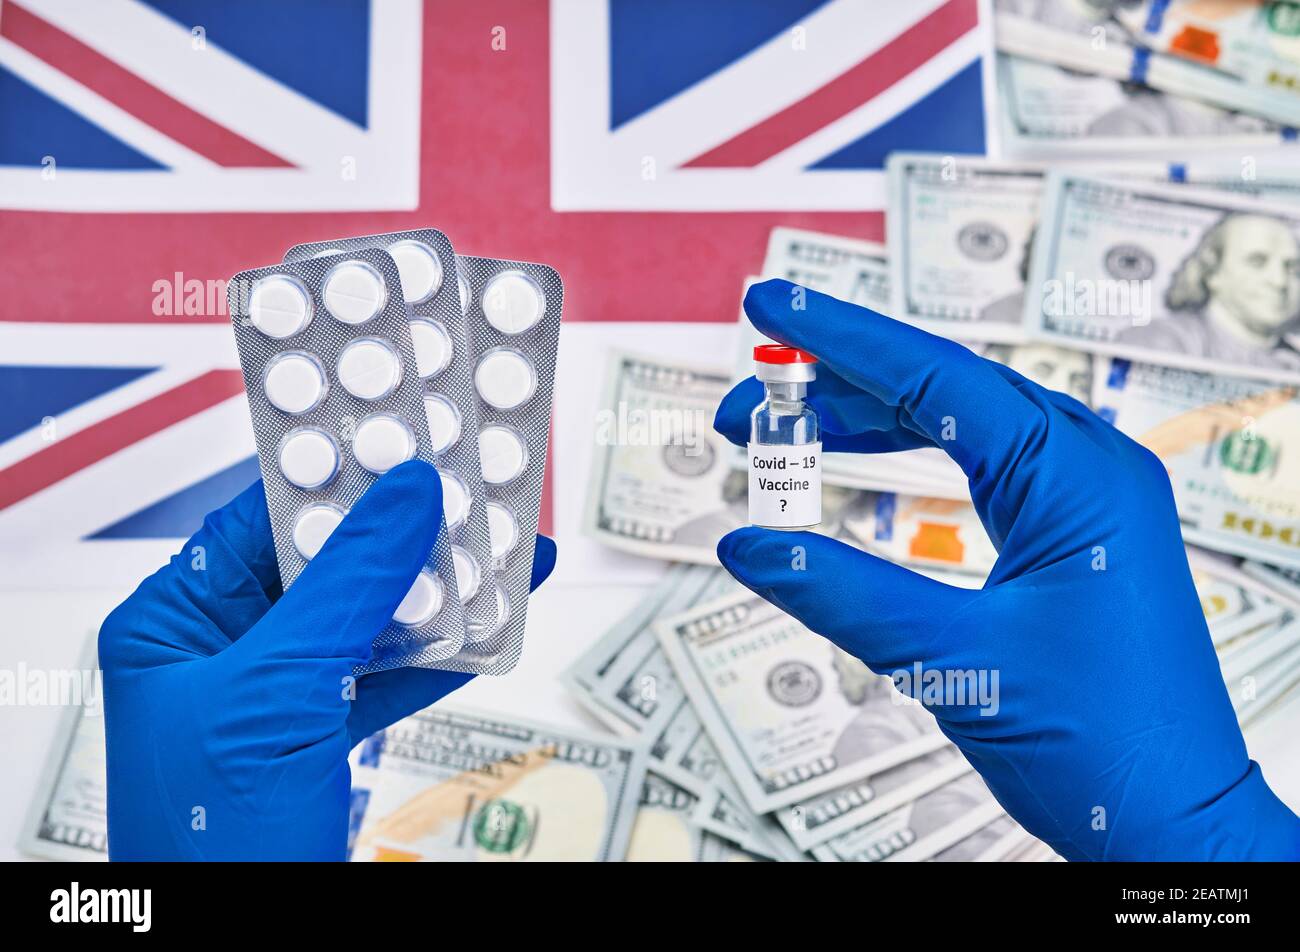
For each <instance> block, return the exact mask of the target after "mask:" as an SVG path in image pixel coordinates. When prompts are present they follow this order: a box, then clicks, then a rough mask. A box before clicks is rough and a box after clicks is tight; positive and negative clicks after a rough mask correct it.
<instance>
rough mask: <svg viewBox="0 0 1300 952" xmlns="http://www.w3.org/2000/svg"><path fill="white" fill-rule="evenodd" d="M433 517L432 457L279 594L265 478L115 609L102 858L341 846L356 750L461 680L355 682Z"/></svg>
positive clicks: (255, 855)
mask: <svg viewBox="0 0 1300 952" xmlns="http://www.w3.org/2000/svg"><path fill="white" fill-rule="evenodd" d="M441 513H442V484H441V481H440V480H439V478H438V474H437V472H436V471H435V470H434V468H433V467H432V466H430V465H429V464H427V463H424V462H420V461H412V462H408V463H404V464H402V465H401V466H398V467H396V468H395V469H393V470H392V471H391V472H389V473H388V474H387V475H385V476H384V477H383V478H381V479H379V480H378V481H377V482H376V483H375V484H374V486H372V487H371V488H370V490H369V491H368V492H367V493H366V494H365V495H364V496H363V497H362V498H361V499H360V500H359V501H358V502H357V504H356V505H355V506H353V507H352V511H351V512H350V513H349V514H348V516H347V517H346V518H345V519H344V520H343V521H342V523H340V525H339V526H338V528H337V529H335V531H334V533H333V534H332V535H331V536H330V538H329V540H328V541H327V542H326V544H325V546H324V548H322V549H321V551H320V553H319V554H317V556H316V557H315V558H314V559H313V560H312V561H311V563H310V564H309V565H308V566H307V568H306V569H305V570H304V571H303V573H302V574H301V575H300V576H299V577H298V579H297V580H296V581H295V582H294V584H293V586H292V587H291V588H290V589H289V591H288V592H287V593H284V594H281V589H280V575H279V570H278V568H277V567H276V558H275V548H274V544H273V542H272V539H271V523H270V520H269V517H268V515H267V510H266V502H265V499H264V497H263V493H262V484H261V483H260V482H258V483H255V484H254V485H253V486H250V487H249V488H248V489H247V490H245V491H244V492H243V493H241V494H240V495H239V496H237V497H236V498H235V499H234V500H233V501H231V502H230V503H229V504H227V505H226V506H225V507H224V508H222V509H218V510H217V511H216V512H213V513H211V514H209V515H208V517H207V519H206V520H205V521H204V524H203V528H201V529H200V530H199V531H198V533H197V534H196V535H195V536H194V537H193V538H192V539H190V540H189V542H187V543H186V544H185V547H184V549H183V550H182V551H181V552H180V553H179V554H178V555H176V556H174V557H173V558H172V560H171V562H170V563H169V564H168V565H166V566H164V567H163V568H162V569H160V570H159V571H158V572H156V573H154V574H153V575H152V576H150V577H149V578H147V579H145V581H144V582H143V583H141V585H140V587H139V588H138V589H136V591H135V592H134V593H133V594H132V595H131V596H130V597H129V598H128V599H127V600H126V601H124V602H123V603H122V604H121V605H119V606H118V607H117V608H116V609H115V610H114V611H113V613H112V614H111V615H109V616H108V619H107V620H106V621H105V622H104V625H103V628H102V629H101V631H100V634H99V660H100V666H101V667H102V668H103V671H104V705H105V707H104V714H105V733H106V735H107V748H108V844H109V855H110V857H111V858H113V859H118V860H122V859H126V860H140V859H150V860H155V859H186V860H198V859H205V860H225V859H270V860H291V859H343V858H344V852H345V849H346V842H347V830H348V798H349V789H350V780H351V777H350V772H349V769H348V763H347V756H348V751H349V750H351V748H352V747H353V745H355V744H356V743H358V742H359V741H361V740H363V739H364V738H366V737H368V736H369V735H371V734H373V733H374V732H375V731H377V730H380V729H382V728H384V727H387V726H388V725H389V724H392V723H393V722H395V721H397V720H399V719H401V718H403V717H405V716H407V715H408V714H412V713H414V712H415V711H418V710H420V709H422V708H425V707H427V706H428V705H430V704H432V703H433V702H434V701H437V700H438V699H439V698H441V697H443V696H444V695H446V694H448V693H450V692H451V691H454V690H455V689H456V688H458V687H460V686H461V685H463V684H465V683H466V682H467V681H468V680H469V679H470V677H471V676H470V675H467V674H458V673H456V672H451V671H433V670H427V669H422V668H398V669H395V670H391V671H382V672H379V673H376V674H368V675H364V676H362V677H360V678H358V679H356V681H355V683H353V682H352V669H353V666H354V665H358V664H361V663H363V662H365V661H366V659H367V658H369V656H370V644H371V642H372V641H373V640H374V638H375V635H376V634H378V632H379V631H380V630H381V629H382V628H383V627H384V626H385V625H386V624H387V623H388V621H389V619H390V618H391V617H392V614H393V611H394V610H395V609H396V608H397V604H398V602H400V601H401V600H402V597H403V596H404V595H405V594H406V592H407V590H408V589H409V588H410V586H411V583H412V582H413V581H414V579H415V576H416V573H417V572H418V571H419V570H420V567H421V566H422V565H423V564H424V560H425V558H426V557H427V556H428V553H429V550H430V549H431V548H432V547H433V543H434V540H435V539H436V538H437V534H438V527H439V524H440V516H441ZM554 566H555V543H554V542H552V541H551V540H550V539H548V538H546V537H544V536H541V537H538V540H537V547H536V554H535V556H534V559H533V579H532V585H533V588H536V587H537V586H538V585H540V584H541V583H542V581H543V580H545V578H546V577H547V576H548V575H549V574H550V572H551V569H552V568H553V567H554ZM353 695H355V698H356V699H355V700H351V699H350V698H351V697H352V696H353Z"/></svg>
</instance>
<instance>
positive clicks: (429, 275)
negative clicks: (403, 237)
mask: <svg viewBox="0 0 1300 952" xmlns="http://www.w3.org/2000/svg"><path fill="white" fill-rule="evenodd" d="M388 253H389V254H390V255H392V256H393V261H395V262H396V263H397V274H398V277H400V278H401V279H402V296H403V297H404V298H406V302H407V303H408V304H419V303H420V302H421V301H427V300H429V298H431V297H433V296H434V295H435V294H437V293H438V288H440V287H442V262H441V261H439V260H438V255H437V253H436V252H435V251H434V250H433V249H432V248H430V247H429V246H428V245H426V244H425V243H424V242H423V241H414V240H411V241H399V242H397V243H396V244H392V245H389V246H388Z"/></svg>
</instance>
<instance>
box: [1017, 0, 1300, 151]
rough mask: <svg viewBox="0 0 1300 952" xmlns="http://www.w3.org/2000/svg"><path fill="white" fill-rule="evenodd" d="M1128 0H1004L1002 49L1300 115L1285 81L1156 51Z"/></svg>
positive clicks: (1274, 114) (1264, 113) (1228, 103)
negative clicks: (1132, 19)
mask: <svg viewBox="0 0 1300 952" xmlns="http://www.w3.org/2000/svg"><path fill="white" fill-rule="evenodd" d="M1120 6H1121V5H1120V4H1118V3H1113V2H1092V0H1089V2H1068V3H1063V2H1061V0H997V2H996V7H995V9H996V11H997V14H996V17H995V22H994V26H995V32H996V36H997V47H998V50H999V51H1001V52H1004V53H1010V54H1013V55H1016V56H1023V57H1026V58H1029V59H1036V60H1042V61H1045V62H1049V63H1054V64H1056V65H1058V66H1065V67H1068V68H1070V69H1075V70H1078V71H1080V72H1084V73H1092V74H1096V75H1101V76H1106V77H1109V78H1110V79H1116V80H1128V81H1131V82H1137V83H1139V84H1141V85H1143V86H1147V87H1149V88H1151V89H1155V90H1158V91H1160V92H1165V93H1173V94H1175V95H1179V96H1186V97H1188V98H1192V99H1199V100H1201V101H1203V102H1207V103H1211V104H1213V105H1216V106H1219V107H1220V108H1223V109H1229V110H1233V111H1240V112H1246V113H1249V114H1251V115H1255V116H1259V117H1262V118H1265V119H1268V120H1270V121H1272V122H1278V123H1282V124H1283V125H1289V126H1294V125H1296V124H1297V123H1298V122H1300V96H1297V95H1296V94H1295V93H1294V92H1293V91H1290V90H1288V89H1287V88H1286V85H1285V84H1268V83H1259V82H1252V81H1251V79H1250V78H1248V77H1247V76H1245V75H1243V74H1241V73H1233V72H1230V71H1229V70H1227V69H1213V68H1207V66H1206V64H1205V60H1204V59H1203V58H1198V57H1188V56H1184V55H1180V54H1179V52H1178V51H1175V50H1173V49H1172V48H1160V47H1156V48H1155V49H1154V51H1153V50H1152V41H1151V38H1150V36H1149V35H1147V34H1145V33H1144V32H1143V31H1142V30H1141V29H1140V28H1139V29H1134V28H1131V27H1130V25H1129V22H1127V21H1126V20H1125V19H1124V18H1123V17H1118V16H1116V15H1115V14H1116V12H1117V10H1118V9H1119V8H1120ZM1123 6H1125V7H1132V4H1127V3H1126V4H1124V5H1123ZM1211 6H1213V5H1211ZM1241 6H1244V7H1250V6H1252V5H1251V4H1250V3H1245V4H1241ZM1271 6H1278V7H1280V6H1290V4H1272V5H1271ZM1194 60H1198V61H1194Z"/></svg>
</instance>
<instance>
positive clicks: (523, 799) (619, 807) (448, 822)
mask: <svg viewBox="0 0 1300 952" xmlns="http://www.w3.org/2000/svg"><path fill="white" fill-rule="evenodd" d="M646 762H647V761H646V752H645V749H644V746H643V745H632V744H629V743H626V742H624V741H620V740H617V739H615V738H612V737H595V736H587V735H585V734H581V733H579V732H576V731H570V730H567V729H556V728H551V727H546V726H543V725H539V724H530V723H525V722H522V721H520V720H517V719H514V718H510V719H506V718H500V717H496V716H494V715H491V714H485V713H478V712H472V711H463V710H458V709H452V708H444V707H441V706H440V707H438V708H437V709H433V708H430V709H428V710H426V711H422V712H421V713H419V714H415V715H413V716H411V717H408V718H406V719H405V720H402V721H399V722H398V723H397V724H394V725H393V726H392V727H389V728H388V729H386V730H384V731H383V732H381V733H380V734H377V735H375V736H374V737H372V738H370V739H369V740H367V741H366V742H365V743H363V744H362V745H361V746H360V747H359V748H358V750H357V752H356V754H355V755H354V763H353V773H352V778H353V779H352V814H351V821H350V835H349V839H350V848H351V857H352V859H353V860H354V861H366V860H385V861H419V860H444V861H445V860H462V861H478V862H484V861H489V862H490V861H502V860H505V861H546V860H573V861H587V860H591V861H609V860H621V859H623V858H624V854H625V853H626V851H627V845H628V838H629V836H630V835H631V831H632V824H633V822H634V821H635V820H636V814H637V804H638V800H639V799H640V798H641V795H642V785H643V783H644V781H645V772H646Z"/></svg>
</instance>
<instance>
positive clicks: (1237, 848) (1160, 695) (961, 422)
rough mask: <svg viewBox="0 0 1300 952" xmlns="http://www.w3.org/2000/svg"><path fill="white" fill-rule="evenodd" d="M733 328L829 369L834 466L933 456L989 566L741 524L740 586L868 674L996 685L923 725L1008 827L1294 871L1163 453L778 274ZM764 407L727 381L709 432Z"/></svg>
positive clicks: (826, 426)
mask: <svg viewBox="0 0 1300 952" xmlns="http://www.w3.org/2000/svg"><path fill="white" fill-rule="evenodd" d="M801 308H802V309H801ZM745 313H746V314H748V315H749V318H750V320H751V321H753V323H754V326H755V327H757V328H758V329H759V330H760V331H762V332H763V333H764V334H767V335H768V336H769V337H772V338H773V339H775V340H778V341H782V342H784V343H787V344H790V345H793V346H795V347H800V348H803V349H805V350H808V351H810V352H811V353H813V354H815V355H816V356H817V357H818V358H819V359H820V360H821V361H822V363H821V364H820V365H819V367H818V369H817V381H816V382H815V383H814V384H812V385H811V386H810V387H809V400H810V402H811V403H812V404H813V405H814V406H815V407H816V409H817V410H818V411H819V412H820V416H821V423H822V429H823V443H824V448H825V449H826V450H839V451H847V452H862V453H877V452H885V451H889V450H897V449H904V448H908V447H916V446H937V447H939V448H941V449H943V450H944V451H945V452H947V453H948V455H949V456H951V457H952V458H953V459H954V460H956V462H957V463H958V464H959V465H960V466H961V468H962V470H963V471H964V472H965V473H966V476H967V478H968V480H969V483H970V491H971V498H972V500H973V501H974V503H975V507H976V509H977V511H978V512H979V515H980V519H981V520H982V521H983V523H984V526H985V528H986V529H987V530H988V533H989V536H990V537H991V538H992V540H993V542H994V544H995V545H996V546H997V549H998V553H999V556H998V560H997V563H996V565H995V566H994V568H993V571H992V573H991V575H990V576H989V579H988V582H987V584H986V585H985V586H984V588H983V590H981V591H971V590H965V589H959V588H952V587H950V586H948V585H944V584H941V583H939V582H935V581H932V580H930V579H927V578H924V577H922V576H920V575H917V574H915V573H913V572H910V571H908V570H907V569H905V568H902V567H900V566H897V565H894V564H892V563H889V562H886V561H883V560H881V559H878V558H875V557H873V556H871V555H868V554H866V553H864V552H861V551H859V550H857V549H854V548H852V547H850V546H847V545H844V544H842V543H840V542H836V541H834V540H831V539H828V538H825V537H823V536H820V535H816V534H813V533H808V532H795V533H788V532H777V531H771V530H765V529H758V528H752V527H751V528H745V529H739V530H737V531H735V532H732V533H731V534H729V535H727V536H725V537H724V538H723V539H722V541H721V542H720V543H719V544H718V556H719V558H720V559H721V560H722V564H723V565H725V566H726V567H727V569H728V570H729V571H730V572H731V573H732V574H733V575H734V576H735V577H736V578H737V579H738V580H740V582H742V583H743V584H744V585H746V586H748V587H749V588H750V589H752V590H753V591H755V592H756V593H758V594H759V595H761V596H763V597H764V598H766V599H767V600H769V601H771V602H773V603H774V604H776V605H778V606H779V607H780V608H782V609H783V610H785V611H786V612H788V613H789V614H791V615H793V616H794V617H796V618H798V619H799V620H800V621H801V622H803V623H804V624H805V625H806V626H808V627H809V628H810V629H812V630H813V631H815V632H819V633H820V634H822V635H825V636H826V637H827V638H829V639H830V640H832V641H833V642H835V643H836V644H837V645H839V646H840V647H842V648H844V649H845V650H846V651H848V652H850V653H852V654H854V655H856V656H857V657H859V658H861V659H862V660H863V661H864V662H865V663H866V664H867V665H868V666H870V667H871V669H872V670H873V671H876V672H877V673H879V674H884V675H889V676H891V677H892V676H894V674H895V672H897V671H900V670H905V671H906V672H907V673H908V674H909V675H910V674H912V673H914V672H913V663H914V662H920V663H921V664H922V665H923V668H924V669H938V670H944V671H948V670H961V671H969V670H976V671H978V670H981V669H983V670H985V671H992V670H996V671H997V672H998V674H999V678H1000V698H999V701H1000V707H999V709H998V710H997V712H996V714H995V715H993V716H982V715H981V711H980V707H979V706H977V705H976V704H974V703H967V704H962V705H958V704H955V703H951V702H952V701H953V700H954V699H953V698H951V697H950V698H945V699H944V700H945V701H947V702H949V703H940V704H938V705H936V706H932V707H931V708H930V709H931V711H932V713H933V714H934V715H935V717H936V718H937V719H938V722H939V726H940V727H941V728H942V729H943V732H944V733H945V734H946V735H947V736H948V737H949V738H951V739H952V741H953V742H954V743H955V744H956V745H957V746H958V747H959V748H960V749H961V751H962V753H964V754H965V756H966V758H967V759H968V760H969V761H970V762H971V763H972V764H973V765H974V767H975V769H976V770H978V771H979V772H980V774H981V775H982V776H983V777H984V779H985V781H986V782H987V783H988V785H989V787H990V789H991V790H992V791H993V793H994V795H995V796H996V797H997V798H998V800H999V802H1000V803H1001V804H1002V805H1003V807H1005V808H1006V810H1007V812H1009V813H1010V814H1011V815H1012V816H1014V817H1015V818H1016V820H1018V821H1019V822H1020V823H1021V824H1022V825H1023V826H1024V827H1025V828H1026V829H1028V830H1029V831H1030V832H1031V833H1033V834H1034V835H1035V836H1038V837H1040V838H1042V839H1044V840H1046V841H1047V842H1048V843H1049V844H1051V846H1052V847H1053V848H1054V849H1055V850H1057V852H1059V853H1060V854H1062V855H1063V856H1065V857H1066V858H1068V859H1229V858H1261V859H1262V858H1283V857H1286V858H1290V859H1295V858H1297V857H1300V820H1298V819H1297V818H1296V816H1295V815H1294V814H1293V813H1292V812H1291V811H1290V810H1288V809H1287V808H1286V806H1285V805H1283V804H1282V803H1281V801H1279V800H1278V798H1277V797H1276V796H1275V795H1274V794H1273V792H1272V791H1271V790H1269V788H1268V786H1267V785H1266V784H1265V782H1264V778H1263V776H1262V774H1261V773H1260V770H1259V767H1258V765H1257V764H1255V763H1253V762H1252V761H1251V760H1249V759H1248V758H1247V756H1246V747H1245V743H1244V742H1243V740H1242V736H1241V731H1240V729H1239V728H1238V725H1237V721H1236V718H1235V717H1234V715H1233V711H1232V707H1231V705H1230V703H1229V700H1228V694H1227V690H1226V688H1225V686H1224V683H1223V678H1222V676H1221V674H1220V672H1219V665H1218V662H1217V660H1216V658H1215V653H1214V649H1213V646H1212V645H1211V642H1210V637H1209V632H1208V630H1207V628H1206V624H1205V620H1204V617H1203V615H1202V612H1201V608H1200V603H1199V600H1198V598H1197V594H1196V590H1195V589H1194V587H1193V585H1192V579H1191V574H1190V572H1189V571H1188V568H1187V560H1186V552H1185V550H1184V548H1183V542H1182V538H1181V534H1180V531H1179V524H1178V518H1177V515H1176V513H1175V510H1174V501H1173V496H1172V493H1171V491H1170V487H1169V480H1168V477H1167V475H1166V473H1165V470H1164V467H1163V466H1162V465H1161V463H1160V461H1159V460H1158V459H1157V458H1156V457H1155V456H1154V455H1153V454H1152V453H1150V452H1149V451H1147V450H1146V449H1145V448H1143V447H1141V446H1139V445H1138V444H1137V443H1135V442H1133V441H1132V440H1130V439H1129V438H1128V437H1126V436H1124V435H1123V434H1122V433H1120V432H1119V431H1118V430H1116V429H1114V428H1113V427H1111V426H1110V425H1108V424H1107V423H1105V422H1104V421H1102V420H1101V419H1099V418H1098V417H1097V416H1096V415H1094V414H1093V413H1092V412H1091V411H1090V410H1089V409H1088V408H1087V407H1085V406H1084V405H1083V404H1081V403H1079V402H1077V401H1076V400H1073V399H1072V398H1070V397H1067V396H1065V395H1064V394H1060V393H1054V392H1052V391H1048V390H1045V389H1043V388H1042V387H1039V386H1038V385H1036V384H1034V383H1031V382H1030V381H1028V380H1026V379H1024V378H1023V377H1021V376H1020V375H1019V374H1017V373H1015V372H1014V371H1011V370H1009V369H1007V368H1006V367H1003V366H1001V365H999V364H996V363H993V362H991V361H988V360H984V359H983V358H981V357H978V356H976V355H975V354H972V353H971V352H970V351H969V350H967V349H966V348H964V347H962V346H960V345H959V344H956V343H953V342H951V341H948V340H944V339H942V338H938V337H934V336H932V335H930V334H926V333H925V332H923V331H920V330H917V329H915V328H913V327H910V326H908V325H905V324H902V323H899V322H897V321H893V320H890V319H888V318H886V317H882V316H881V315H879V314H876V313H875V312H874V311H870V310H867V309H865V308H860V307H855V306H853V305H851V304H846V303H844V302H842V301H837V300H835V299H834V298H831V297H827V296H825V295H822V294H818V293H816V292H812V291H805V290H804V289H802V288H796V286H795V285H792V284H790V283H789V282H786V281H767V282H764V283H762V284H758V285H755V286H754V287H752V288H751V289H750V291H749V293H748V294H747V295H746V297H745ZM761 399H762V385H761V384H759V383H758V382H757V381H755V380H754V379H752V378H751V379H749V380H746V381H744V382H743V383H741V384H740V385H738V386H737V387H736V388H735V389H733V390H732V391H731V393H730V394H728V395H727V397H726V398H725V399H724V400H723V402H722V405H721V407H720V408H719V410H718V415H717V420H716V423H715V425H716V427H717V429H718V430H719V432H721V433H722V434H724V435H725V436H726V437H727V438H728V439H730V440H731V441H732V442H734V443H736V444H738V445H744V444H745V442H746V441H747V440H748V437H749V414H750V411H751V410H752V409H753V408H754V407H755V406H756V405H757V404H758V403H759V402H760V401H761ZM796 545H797V546H803V547H804V549H805V551H806V569H805V570H803V571H796V570H794V569H793V568H792V556H791V549H792V547H793V546H796ZM1103 560H1104V561H1103ZM895 683H900V680H899V679H896V681H895ZM904 683H906V682H904ZM988 683H991V681H990V682H988ZM913 693H915V692H913ZM985 709H986V710H988V709H989V708H985Z"/></svg>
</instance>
